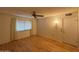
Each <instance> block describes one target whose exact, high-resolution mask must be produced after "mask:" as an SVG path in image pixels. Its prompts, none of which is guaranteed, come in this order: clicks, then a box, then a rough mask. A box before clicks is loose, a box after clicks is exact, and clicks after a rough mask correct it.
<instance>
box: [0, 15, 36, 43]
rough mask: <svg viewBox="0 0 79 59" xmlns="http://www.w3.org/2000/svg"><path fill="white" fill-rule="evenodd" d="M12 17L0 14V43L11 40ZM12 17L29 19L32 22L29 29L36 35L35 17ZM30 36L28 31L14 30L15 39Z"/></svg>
mask: <svg viewBox="0 0 79 59" xmlns="http://www.w3.org/2000/svg"><path fill="white" fill-rule="evenodd" d="M13 17H16V16H11V15H8V14H0V44H3V43H7V42H10V41H12V40H13V39H12V40H11V39H10V38H11V32H10V31H11V20H13ZM14 19H19V20H31V21H32V22H33V28H32V30H31V35H36V33H37V26H36V20H35V19H29V18H23V17H16V18H14ZM29 36H30V31H20V32H16V34H15V39H21V38H26V37H29Z"/></svg>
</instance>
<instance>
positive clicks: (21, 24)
mask: <svg viewBox="0 0 79 59" xmlns="http://www.w3.org/2000/svg"><path fill="white" fill-rule="evenodd" d="M31 29H32V22H31V21H23V20H17V21H16V31H24V30H31Z"/></svg>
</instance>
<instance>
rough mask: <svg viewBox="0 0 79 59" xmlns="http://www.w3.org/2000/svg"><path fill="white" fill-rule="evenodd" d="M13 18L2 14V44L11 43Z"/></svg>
mask: <svg viewBox="0 0 79 59" xmlns="http://www.w3.org/2000/svg"><path fill="white" fill-rule="evenodd" d="M10 22H11V16H9V15H6V14H0V44H3V43H6V42H9V41H10Z"/></svg>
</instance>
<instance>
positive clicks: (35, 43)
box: [0, 36, 79, 52]
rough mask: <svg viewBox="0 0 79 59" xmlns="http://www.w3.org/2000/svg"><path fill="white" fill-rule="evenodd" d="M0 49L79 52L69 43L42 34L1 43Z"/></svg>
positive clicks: (11, 50)
mask: <svg viewBox="0 0 79 59" xmlns="http://www.w3.org/2000/svg"><path fill="white" fill-rule="evenodd" d="M0 51H5V52H6V51H8V52H9V51H10V52H78V51H79V49H77V48H76V47H73V46H71V45H69V44H67V43H60V42H57V41H55V40H53V39H48V38H44V37H41V36H31V38H25V39H20V40H15V41H12V42H10V43H6V44H3V45H0Z"/></svg>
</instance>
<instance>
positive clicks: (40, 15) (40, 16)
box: [36, 15, 44, 17]
mask: <svg viewBox="0 0 79 59" xmlns="http://www.w3.org/2000/svg"><path fill="white" fill-rule="evenodd" d="M36 16H37V17H44V15H36Z"/></svg>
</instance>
